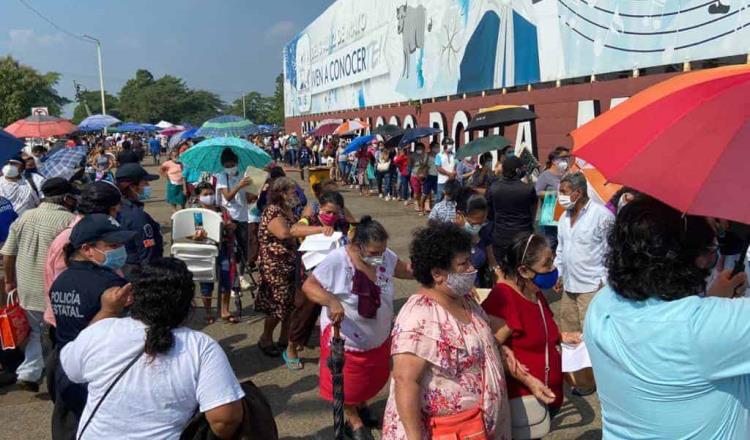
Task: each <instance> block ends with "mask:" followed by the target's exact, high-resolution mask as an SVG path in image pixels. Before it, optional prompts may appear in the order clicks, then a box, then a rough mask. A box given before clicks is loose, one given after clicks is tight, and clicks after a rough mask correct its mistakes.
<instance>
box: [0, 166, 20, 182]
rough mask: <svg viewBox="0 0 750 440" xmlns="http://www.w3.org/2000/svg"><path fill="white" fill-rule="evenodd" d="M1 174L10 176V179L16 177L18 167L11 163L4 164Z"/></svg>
mask: <svg viewBox="0 0 750 440" xmlns="http://www.w3.org/2000/svg"><path fill="white" fill-rule="evenodd" d="M3 176H5V177H10V178H11V179H13V178H16V177H18V167H17V166H15V165H11V164H7V165H5V166H4V167H3Z"/></svg>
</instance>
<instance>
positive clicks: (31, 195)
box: [0, 176, 42, 217]
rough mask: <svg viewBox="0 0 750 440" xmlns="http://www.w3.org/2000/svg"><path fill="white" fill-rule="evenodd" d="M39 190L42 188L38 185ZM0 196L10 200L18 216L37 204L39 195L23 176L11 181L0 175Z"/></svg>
mask: <svg viewBox="0 0 750 440" xmlns="http://www.w3.org/2000/svg"><path fill="white" fill-rule="evenodd" d="M41 190H42V188H41V187H39V191H41ZM0 196H3V197H5V198H6V199H8V200H10V204H11V205H13V209H14V210H15V211H16V214H18V216H19V217H20V216H21V214H23V213H24V212H26V210H28V209H33V208H36V207H37V206H39V197H37V195H36V193H35V192H34V189H33V188H32V187H31V185H29V183H28V182H27V181H26V179H24V178H21V179H20V180H17V181H15V182H13V181H10V180H8V179H6V178H5V177H3V176H0Z"/></svg>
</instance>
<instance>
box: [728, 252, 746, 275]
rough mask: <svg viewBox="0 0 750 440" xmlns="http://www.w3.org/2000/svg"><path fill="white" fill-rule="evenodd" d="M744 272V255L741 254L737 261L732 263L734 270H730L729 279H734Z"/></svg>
mask: <svg viewBox="0 0 750 440" xmlns="http://www.w3.org/2000/svg"><path fill="white" fill-rule="evenodd" d="M744 271H745V255H744V254H743V255H742V256H741V257H740V259H739V260H737V262H736V263H734V269H732V276H731V277H730V278H734V277H735V276H736V275H737V274H739V273H740V272H744Z"/></svg>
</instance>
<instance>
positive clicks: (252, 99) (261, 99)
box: [229, 92, 272, 124]
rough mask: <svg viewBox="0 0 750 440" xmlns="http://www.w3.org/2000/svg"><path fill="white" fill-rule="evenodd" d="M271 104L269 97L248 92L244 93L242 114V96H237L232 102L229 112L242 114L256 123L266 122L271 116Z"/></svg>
mask: <svg viewBox="0 0 750 440" xmlns="http://www.w3.org/2000/svg"><path fill="white" fill-rule="evenodd" d="M271 105H272V102H271V98H268V97H265V96H263V95H261V94H260V93H258V92H250V93H248V94H246V95H245V114H244V115H243V111H242V110H243V109H242V98H238V99H236V100H235V101H234V102H233V103H232V105H231V107H230V108H229V113H230V114H233V115H237V116H244V117H245V118H247V119H249V120H251V121H253V122H254V123H256V124H268V123H269V120H270V117H271V110H272V107H271Z"/></svg>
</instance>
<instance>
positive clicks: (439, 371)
mask: <svg viewBox="0 0 750 440" xmlns="http://www.w3.org/2000/svg"><path fill="white" fill-rule="evenodd" d="M471 245H472V240H471V237H470V236H469V234H468V233H467V232H464V231H463V230H461V228H460V227H458V226H456V225H455V224H453V223H441V224H437V223H430V224H429V226H428V227H426V228H423V229H421V230H419V231H417V233H416V234H415V237H414V241H413V242H412V244H411V249H410V254H411V263H412V270H413V273H414V277H415V278H416V279H417V281H419V282H420V284H421V285H422V288H421V289H420V290H419V291H418V292H417V293H416V294H414V295H412V296H411V297H410V298H409V300H408V301H407V302H406V304H405V305H404V306H403V308H402V309H401V311H400V312H399V314H398V317H397V318H396V323H395V326H394V328H393V332H392V334H391V337H392V345H391V356H392V358H393V371H392V379H391V386H390V395H389V396H388V403H387V405H386V409H385V418H384V421H383V436H382V438H383V439H384V440H421V439H430V438H435V437H438V431H440V430H442V432H441V433H443V434H446V433H447V434H449V435H457V434H460V435H461V436H455V437H446V438H464V436H465V435H476V436H475V437H471V438H476V439H503V440H506V439H507V440H509V439H510V410H509V406H508V397H507V389H506V383H505V378H504V373H503V366H502V363H501V357H500V354H499V352H498V350H497V346H496V344H495V339H494V336H493V333H492V330H491V329H490V327H489V325H488V324H487V317H486V315H485V314H484V312H483V311H482V309H481V307H479V305H478V304H477V303H476V302H475V301H474V300H473V299H472V297H471V296H470V292H471V289H472V287H473V285H474V279H475V278H476V269H474V268H473V267H472V266H471V263H470V261H469V257H470V254H471ZM445 416H453V417H452V419H453V420H450V421H448V420H446V418H445ZM456 418H458V419H460V420H461V421H460V422H456ZM477 426H478V428H477ZM458 430H460V431H461V432H460V433H459V432H458ZM477 431H483V433H484V435H482V433H481V432H480V433H479V434H477Z"/></svg>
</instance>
